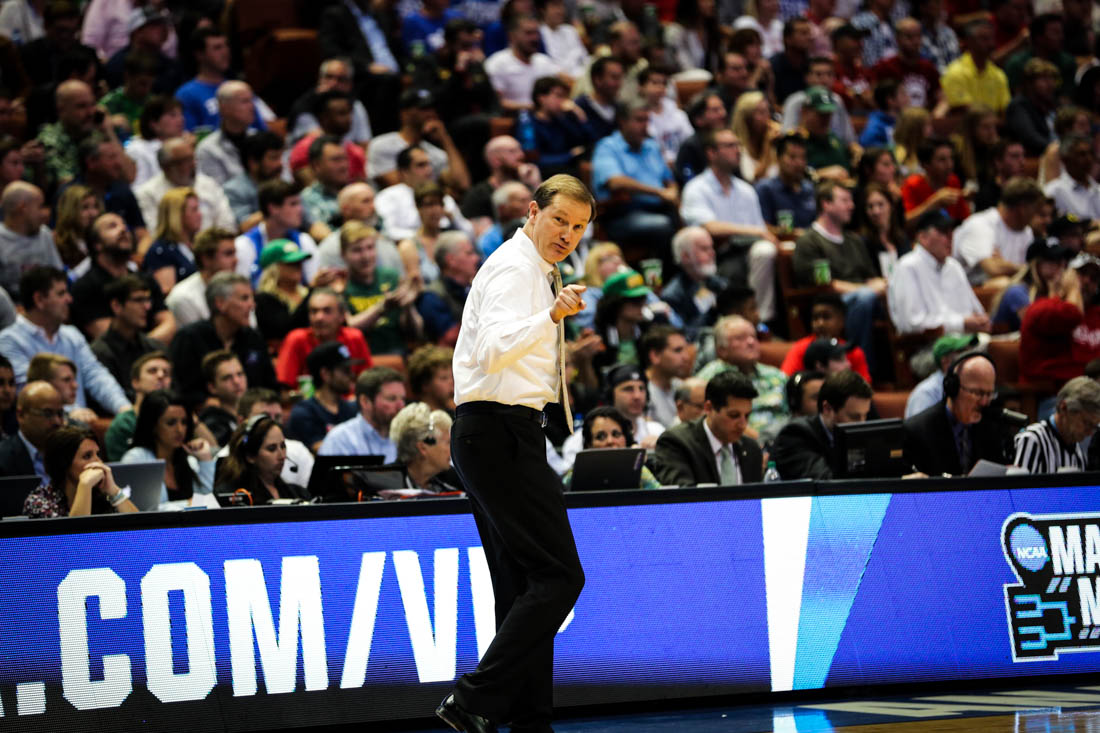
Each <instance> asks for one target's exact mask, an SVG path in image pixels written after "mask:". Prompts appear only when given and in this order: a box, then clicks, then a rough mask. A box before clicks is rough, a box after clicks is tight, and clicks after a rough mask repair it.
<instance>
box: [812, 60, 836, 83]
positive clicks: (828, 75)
mask: <svg viewBox="0 0 1100 733" xmlns="http://www.w3.org/2000/svg"><path fill="white" fill-rule="evenodd" d="M835 82H836V71H834V70H833V65H832V64H823V63H820V62H818V63H813V64H810V70H809V71H807V72H806V84H807V86H811V87H825V88H826V89H832V88H833V84H834V83H835Z"/></svg>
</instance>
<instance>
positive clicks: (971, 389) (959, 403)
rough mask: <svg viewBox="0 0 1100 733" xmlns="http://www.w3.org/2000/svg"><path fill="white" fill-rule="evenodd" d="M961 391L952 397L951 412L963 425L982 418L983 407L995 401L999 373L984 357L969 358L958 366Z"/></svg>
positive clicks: (971, 423)
mask: <svg viewBox="0 0 1100 733" xmlns="http://www.w3.org/2000/svg"><path fill="white" fill-rule="evenodd" d="M958 371H959V393H958V394H957V395H956V396H955V397H954V398H952V399H951V403H950V404H951V412H953V413H954V415H955V419H957V420H958V421H959V422H961V423H962V424H963V425H973V424H974V423H977V422H979V421H980V420H981V419H982V408H983V407H985V406H987V405H988V404H989V403H990V402H992V401H993V397H994V395H995V392H994V389H995V388H996V380H997V374H996V372H995V371H994V370H993V365H992V364H990V363H989V362H988V361H987V360H985V359H982V358H980V357H979V358H973V359H967V360H966V361H964V362H963V363H962V365H961V366H960V367H958Z"/></svg>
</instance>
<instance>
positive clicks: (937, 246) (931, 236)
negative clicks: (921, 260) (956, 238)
mask: <svg viewBox="0 0 1100 733" xmlns="http://www.w3.org/2000/svg"><path fill="white" fill-rule="evenodd" d="M917 241H918V242H920V245H921V246H922V247H924V248H925V249H926V250H928V254H930V255H932V256H933V257H935V258H936V262H939V263H941V264H942V263H944V262H946V261H947V258H948V257H950V256H951V235H950V234H948V233H947V232H941V231H940V230H939V229H936V228H935V227H933V228H930V229H928V230H927V231H923V232H918V233H917Z"/></svg>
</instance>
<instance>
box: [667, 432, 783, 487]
mask: <svg viewBox="0 0 1100 733" xmlns="http://www.w3.org/2000/svg"><path fill="white" fill-rule="evenodd" d="M704 420H706V417H700V418H698V419H697V420H692V421H691V422H689V423H680V424H679V425H675V426H673V427H671V428H669V429H668V430H666V431H665V432H663V433H661V437H659V438H657V449H656V461H655V466H656V468H655V469H654V472H655V473H656V474H657V478H658V479H659V480H660V481H661V483H662V484H665V485H669V486H695V485H696V484H720V483H721V480H720V479H719V477H718V464H717V462H716V461H715V460H714V454H713V453H712V452H711V450H710V441H709V440H707V433H706V430H705V429H704V428H703V421H704ZM733 451H734V453H735V454H736V456H737V465H738V466H739V467H740V469H741V482H742V483H746V484H752V483H757V482H759V481H760V479H761V477H762V476H763V472H764V467H763V460H764V457H763V454H762V453H761V452H760V446H759V445H757V444H756V441H755V440H753V439H752V438H746V437H743V438H741V440H739V441H737V442H736V443H734V444H733Z"/></svg>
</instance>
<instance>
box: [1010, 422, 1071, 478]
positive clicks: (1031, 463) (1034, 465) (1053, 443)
mask: <svg viewBox="0 0 1100 733" xmlns="http://www.w3.org/2000/svg"><path fill="white" fill-rule="evenodd" d="M1013 444H1014V445H1015V446H1016V458H1015V460H1013V463H1015V464H1016V465H1017V466H1021V467H1023V468H1026V469H1027V470H1028V471H1030V472H1031V473H1055V472H1056V471H1058V469H1060V468H1072V469H1074V470H1077V471H1083V470H1085V452H1084V451H1083V450H1082V449H1081V444H1080V443H1070V444H1067V443H1066V442H1065V441H1064V440H1063V439H1062V436H1061V435H1059V434H1058V430H1057V429H1056V428H1055V427H1054V417H1053V416H1051V417H1049V418H1047V419H1046V420H1043V421H1042V422H1037V423H1032V424H1031V425H1028V426H1027V427H1026V428H1024V429H1023V430H1021V431H1020V432H1018V433H1016V437H1015V438H1013Z"/></svg>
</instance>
